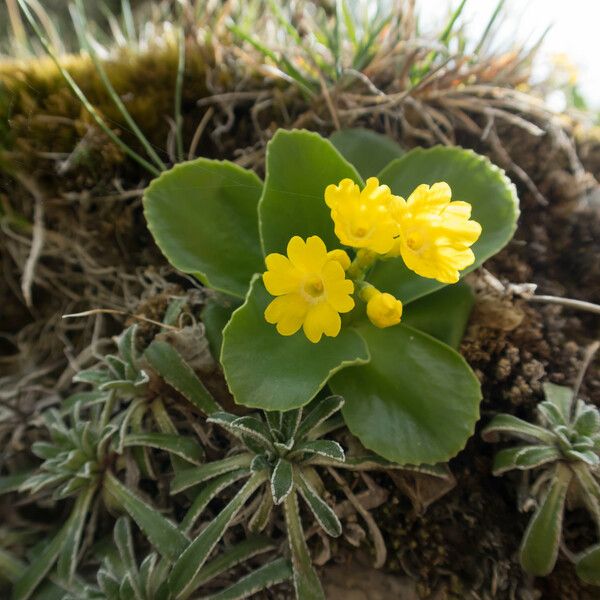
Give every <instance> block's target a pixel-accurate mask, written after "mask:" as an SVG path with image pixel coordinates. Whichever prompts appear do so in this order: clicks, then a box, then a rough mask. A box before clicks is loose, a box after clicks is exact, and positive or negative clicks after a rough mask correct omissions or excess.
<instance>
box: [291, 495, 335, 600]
mask: <svg viewBox="0 0 600 600" xmlns="http://www.w3.org/2000/svg"><path fill="white" fill-rule="evenodd" d="M283 506H284V509H285V522H286V525H287V534H288V543H289V545H290V553H291V555H292V568H293V576H294V589H295V591H296V598H299V599H300V598H301V599H302V600H304V599H306V600H325V594H324V592H323V588H322V587H321V582H320V581H319V577H318V576H317V573H316V572H315V570H314V568H313V566H312V561H311V558H310V553H309V552H308V547H307V545H306V539H305V537H304V530H303V529H302V521H301V520H300V512H299V510H298V499H297V496H296V494H295V493H294V494H289V495H288V497H287V498H286V499H285V502H284V505H283Z"/></svg>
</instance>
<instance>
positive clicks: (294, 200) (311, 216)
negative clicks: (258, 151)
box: [258, 129, 362, 270]
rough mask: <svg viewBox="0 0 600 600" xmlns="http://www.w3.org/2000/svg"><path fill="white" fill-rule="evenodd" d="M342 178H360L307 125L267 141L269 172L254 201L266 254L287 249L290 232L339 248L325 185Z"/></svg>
mask: <svg viewBox="0 0 600 600" xmlns="http://www.w3.org/2000/svg"><path fill="white" fill-rule="evenodd" d="M345 178H349V179H352V180H354V181H355V182H356V183H359V184H362V180H361V178H360V175H359V174H358V173H357V171H356V169H355V168H354V167H353V166H352V165H351V164H350V163H349V162H347V161H346V160H345V159H344V158H343V157H342V155H341V154H340V153H339V152H338V151H337V150H336V149H335V148H334V146H333V144H332V143H331V142H330V141H329V140H326V139H325V138H322V137H321V136H320V135H319V134H318V133H313V132H310V131H304V130H296V129H295V130H292V131H285V130H283V129H279V130H278V131H277V133H275V135H274V136H273V139H272V140H271V141H270V142H269V144H268V146H267V177H266V179H265V185H264V189H263V194H262V197H261V199H260V202H259V205H258V213H259V224H260V237H261V242H262V248H263V251H264V253H265V255H266V254H269V253H271V252H282V253H285V249H286V247H287V243H288V242H289V241H290V238H292V237H293V236H294V235H299V236H300V237H302V238H307V237H309V236H311V235H318V236H319V237H320V238H321V239H322V240H323V241H324V242H325V245H326V246H327V249H328V250H332V249H333V248H339V247H340V242H339V240H338V239H337V237H336V236H335V234H334V232H333V221H332V220H331V216H330V214H329V213H330V210H329V208H328V207H327V205H326V204H325V188H326V187H327V186H328V185H330V184H336V185H337V184H338V183H339V182H340V181H341V180H342V179H345ZM262 270H264V269H262Z"/></svg>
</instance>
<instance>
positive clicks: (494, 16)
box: [473, 0, 506, 55]
mask: <svg viewBox="0 0 600 600" xmlns="http://www.w3.org/2000/svg"><path fill="white" fill-rule="evenodd" d="M505 2H506V0H499V2H498V4H496V8H495V9H494V12H493V13H492V16H491V17H490V20H489V21H488V23H487V25H486V26H485V29H484V30H483V33H482V35H481V38H480V39H479V42H478V43H477V46H475V50H473V54H475V55H478V54H479V53H480V52H481V49H482V48H483V45H484V44H485V42H486V40H487V39H488V36H489V35H490V32H491V31H492V27H493V26H494V23H495V22H496V20H497V19H498V17H499V16H500V11H501V10H502V8H503V6H504V3H505Z"/></svg>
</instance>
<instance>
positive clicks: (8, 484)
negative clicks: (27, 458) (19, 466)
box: [0, 444, 54, 496]
mask: <svg viewBox="0 0 600 600" xmlns="http://www.w3.org/2000/svg"><path fill="white" fill-rule="evenodd" d="M33 445H34V446H35V445H36V444H33ZM48 445H49V446H50V444H48ZM52 447H54V446H52ZM34 473H35V471H27V472H26V473H16V474H14V475H4V477H0V496H1V495H2V494H8V493H9V492H16V491H17V490H18V489H19V488H20V487H21V486H22V485H23V484H24V483H25V482H26V481H27V480H28V479H29V478H30V477H31V476H32V475H33V474H34Z"/></svg>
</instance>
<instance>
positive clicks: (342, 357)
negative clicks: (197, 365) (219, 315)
mask: <svg viewBox="0 0 600 600" xmlns="http://www.w3.org/2000/svg"><path fill="white" fill-rule="evenodd" d="M271 299H272V298H271V297H270V296H269V295H268V294H267V291H266V290H265V288H264V285H263V283H262V281H261V280H260V278H258V277H256V278H255V279H254V280H253V282H252V286H251V288H250V291H249V293H248V296H247V298H246V302H245V303H244V304H243V305H242V306H241V308H239V309H238V310H236V311H235V313H233V317H232V318H231V321H229V323H228V325H227V327H226V328H225V331H224V332H223V350H222V352H221V363H222V365H223V371H224V373H225V379H226V380H227V384H228V386H229V389H230V390H231V393H232V394H233V397H234V399H235V401H236V402H237V403H238V404H243V405H244V406H249V407H252V408H262V409H264V410H290V409H292V408H298V407H300V406H304V405H305V404H307V403H308V402H309V401H310V400H311V399H312V398H314V397H315V395H316V394H317V393H318V391H319V390H320V389H321V388H322V387H323V386H324V385H325V383H326V382H327V380H328V379H329V378H330V377H331V375H332V374H333V373H335V372H336V371H338V370H340V369H342V368H344V367H345V366H347V365H352V364H359V363H365V362H367V361H368V359H369V354H368V351H367V348H366V345H365V343H364V341H363V340H362V338H361V337H360V336H359V335H358V334H357V333H356V331H354V330H353V329H350V328H348V327H346V328H342V331H341V332H340V334H339V335H338V336H337V337H335V338H330V337H324V338H322V339H321V341H320V342H319V343H318V344H313V343H311V342H309V341H308V340H307V339H306V337H305V336H304V334H303V333H302V331H299V332H298V333H296V334H294V335H292V336H289V337H284V336H281V335H279V333H277V330H276V329H275V327H274V326H273V325H270V324H269V323H267V322H266V321H265V318H264V311H265V308H266V306H267V304H268V303H269V302H270V300H271ZM250 357H251V359H250Z"/></svg>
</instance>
